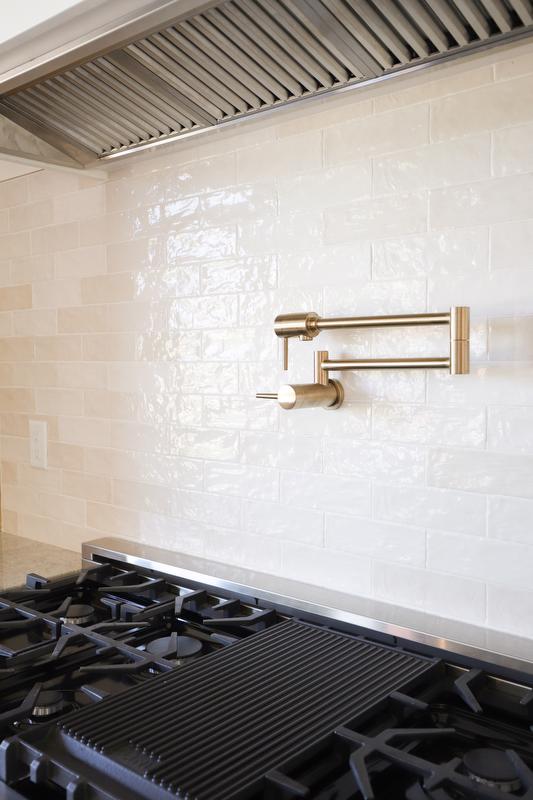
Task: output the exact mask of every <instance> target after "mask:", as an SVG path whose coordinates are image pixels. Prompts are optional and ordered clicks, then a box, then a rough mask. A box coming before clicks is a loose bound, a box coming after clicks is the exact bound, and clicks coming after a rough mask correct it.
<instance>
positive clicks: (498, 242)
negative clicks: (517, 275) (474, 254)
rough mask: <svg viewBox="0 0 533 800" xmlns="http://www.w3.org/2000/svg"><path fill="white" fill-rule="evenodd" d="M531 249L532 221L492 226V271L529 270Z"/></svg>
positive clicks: (532, 236) (532, 237)
mask: <svg viewBox="0 0 533 800" xmlns="http://www.w3.org/2000/svg"><path fill="white" fill-rule="evenodd" d="M532 248H533V219H529V220H524V221H520V222H506V223H502V224H501V225H493V226H492V228H491V267H492V269H501V270H504V269H507V270H510V271H512V270H517V271H518V270H526V269H530V268H531V251H532Z"/></svg>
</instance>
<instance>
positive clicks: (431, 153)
mask: <svg viewBox="0 0 533 800" xmlns="http://www.w3.org/2000/svg"><path fill="white" fill-rule="evenodd" d="M490 151H491V141H490V135H489V134H484V135H482V136H471V137H468V138H466V139H460V140H457V141H453V142H440V143H435V144H430V145H427V146H425V147H417V148H416V149H414V150H405V151H402V152H401V153H395V154H394V155H388V156H381V157H379V158H375V159H374V169H373V176H372V187H373V191H374V193H375V194H391V193H396V192H413V191H417V190H419V189H435V188H438V187H439V186H451V185H454V184H458V183H468V182H471V181H478V180H483V178H488V177H489V175H490V154H491V153H490Z"/></svg>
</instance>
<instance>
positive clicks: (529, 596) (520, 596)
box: [487, 584, 533, 638]
mask: <svg viewBox="0 0 533 800" xmlns="http://www.w3.org/2000/svg"><path fill="white" fill-rule="evenodd" d="M487 624H488V626H489V627H490V628H494V629H495V630H498V631H508V632H509V633H514V634H516V635H517V636H523V637H526V638H532V637H533V592H528V591H524V590H520V589H515V588H514V587H512V586H495V585H492V584H491V585H489V587H488V594H487Z"/></svg>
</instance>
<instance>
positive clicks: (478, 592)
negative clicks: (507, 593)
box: [373, 562, 486, 625]
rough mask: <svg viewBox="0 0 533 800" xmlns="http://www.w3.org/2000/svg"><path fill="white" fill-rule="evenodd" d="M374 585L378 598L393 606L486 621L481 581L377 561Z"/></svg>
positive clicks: (481, 621) (479, 621) (474, 621)
mask: <svg viewBox="0 0 533 800" xmlns="http://www.w3.org/2000/svg"><path fill="white" fill-rule="evenodd" d="M373 586H374V593H375V596H376V597H377V598H379V599H381V600H386V601H387V602H389V603H394V605H405V606H411V607H414V608H419V609H421V610H422V611H426V612H429V613H431V614H436V615H438V616H441V617H447V616H448V617H452V618H455V619H460V620H463V621H464V622H471V623H474V624H478V625H479V624H481V625H482V624H484V623H485V621H486V598H485V585H484V584H483V583H482V582H481V581H477V580H469V579H467V578H459V577H456V576H454V575H442V574H440V573H439V572H435V571H433V570H432V571H431V572H430V571H429V570H427V569H414V568H413V567H409V566H403V565H401V566H400V565H398V564H387V563H381V562H376V564H375V565H374V571H373Z"/></svg>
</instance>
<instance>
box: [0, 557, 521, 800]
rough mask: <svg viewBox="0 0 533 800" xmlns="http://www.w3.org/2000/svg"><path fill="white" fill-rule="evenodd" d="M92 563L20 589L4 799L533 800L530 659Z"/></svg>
mask: <svg viewBox="0 0 533 800" xmlns="http://www.w3.org/2000/svg"><path fill="white" fill-rule="evenodd" d="M91 556H92V557H91V558H86V560H85V562H84V564H85V568H84V569H83V570H82V571H81V572H80V573H79V574H75V575H70V576H66V577H63V578H61V579H57V580H46V579H44V578H41V577H39V576H38V575H35V574H30V575H28V578H27V582H26V586H25V587H21V588H17V589H13V590H11V591H8V592H5V593H4V595H3V596H2V597H1V598H0V741H1V744H0V800H17V798H18V799H20V798H40V799H41V798H44V799H45V800H46V798H50V800H54V799H55V798H65V800H141V798H147V799H151V798H153V799H154V800H155V799H157V800H164V799H165V800H166V798H172V797H174V798H183V799H185V798H187V800H193V799H194V800H290V798H317V800H360V799H361V798H364V800H373V799H374V798H375V800H381V799H383V800H388V799H389V798H405V799H406V800H448V799H449V800H452V799H455V800H461V799H462V798H465V799H466V798H481V799H482V798H487V800H498V799H499V800H504V799H506V800H510V798H512V797H517V798H524V799H527V800H533V732H532V726H533V676H532V675H531V674H528V673H527V672H526V671H521V670H519V669H516V664H510V666H509V667H508V668H503V667H502V666H501V665H498V666H496V665H495V664H491V663H490V661H489V660H487V658H486V654H485V657H484V658H479V657H475V654H474V653H469V652H467V651H465V649H464V648H460V647H458V648H457V652H456V653H454V652H450V643H443V644H446V646H447V648H448V649H446V650H444V649H442V650H441V649H439V648H438V646H436V642H431V643H430V645H428V643H427V642H425V641H424V640H423V637H421V639H420V641H414V640H411V641H409V640H408V639H404V638H401V637H398V636H395V635H391V634H390V633H385V632H384V631H382V630H377V629H372V628H371V627H369V628H368V629H365V628H362V627H361V626H360V625H359V624H357V625H356V624H354V623H351V622H350V620H349V619H348V618H347V617H346V615H344V617H343V615H340V614H334V613H332V614H331V616H327V615H324V614H323V613H321V612H322V609H319V608H318V607H317V608H314V609H313V608H312V607H311V606H310V604H306V603H298V602H296V601H294V602H291V601H289V600H287V598H281V597H279V598H273V597H271V596H268V594H267V593H265V592H258V593H257V594H254V593H253V592H252V591H251V589H250V587H244V586H241V585H239V584H236V583H233V584H232V583H231V582H228V581H221V580H218V579H216V578H215V577H213V578H212V579H211V580H210V579H209V578H207V576H205V575H203V576H201V580H200V579H199V578H200V576H199V575H197V574H194V573H192V572H191V571H190V570H187V569H179V568H172V569H170V567H168V565H167V567H166V568H165V567H164V565H163V564H161V563H158V562H157V560H154V561H153V562H152V563H149V562H147V561H146V560H142V561H141V560H139V561H138V563H136V564H134V565H132V563H131V559H127V558H125V559H124V560H120V558H117V554H116V552H114V551H111V550H110V551H109V552H108V553H107V554H106V552H105V550H102V548H96V549H95V551H93V552H91ZM107 556H109V557H107ZM128 562H129V563H128Z"/></svg>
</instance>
